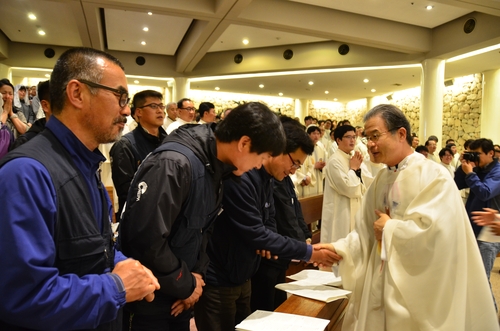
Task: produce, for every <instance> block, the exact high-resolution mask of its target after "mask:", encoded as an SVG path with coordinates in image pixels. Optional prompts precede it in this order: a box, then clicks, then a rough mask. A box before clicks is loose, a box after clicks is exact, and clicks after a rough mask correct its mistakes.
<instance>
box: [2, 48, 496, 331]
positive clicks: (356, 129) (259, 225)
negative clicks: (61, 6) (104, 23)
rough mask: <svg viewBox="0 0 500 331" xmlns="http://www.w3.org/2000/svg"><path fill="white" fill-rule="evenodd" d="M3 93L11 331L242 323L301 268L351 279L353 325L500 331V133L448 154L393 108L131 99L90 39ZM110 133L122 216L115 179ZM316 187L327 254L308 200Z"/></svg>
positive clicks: (219, 328) (214, 327)
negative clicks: (299, 113)
mask: <svg viewBox="0 0 500 331" xmlns="http://www.w3.org/2000/svg"><path fill="white" fill-rule="evenodd" d="M0 93H2V98H1V99H2V101H3V105H2V107H1V109H2V113H1V117H0V119H1V129H0V139H1V140H0V143H1V145H0V178H2V180H1V181H0V195H1V196H2V197H5V198H4V199H1V200H0V210H1V211H2V212H1V213H0V250H1V251H2V252H4V254H3V267H4V270H6V271H5V272H2V273H0V296H1V297H2V300H1V301H0V329H2V330H75V329H82V330H166V331H167V330H181V331H187V330H189V328H190V320H191V319H192V317H193V316H194V320H195V323H196V327H197V329H198V330H199V331H226V330H234V329H235V326H236V325H237V324H238V323H239V322H241V321H242V320H243V319H245V318H246V317H247V316H249V315H250V314H251V313H252V311H255V310H258V309H261V310H270V311H272V310H274V309H276V308H277V307H278V306H279V305H280V304H281V303H283V302H284V301H285V300H286V294H285V293H284V292H280V291H276V290H275V288H274V286H275V285H276V284H278V283H281V282H285V275H286V270H287V268H288V266H289V264H290V261H291V260H302V261H305V262H309V263H313V264H314V265H317V266H318V267H319V268H320V269H322V270H325V271H326V272H334V273H336V274H338V275H340V276H341V277H342V281H343V287H344V288H345V289H348V290H350V291H352V294H351V295H350V297H349V303H348V306H347V310H346V314H345V317H344V325H343V330H360V331H361V330H410V331H413V330H415V331H416V330H464V331H465V330H498V319H497V317H496V303H495V300H494V297H493V295H492V292H491V287H488V280H489V273H490V272H491V269H492V266H493V261H494V259H495V258H496V255H497V254H498V253H499V252H500V244H499V243H497V242H495V240H487V239H484V238H486V237H487V236H486V234H485V232H486V231H488V229H489V228H490V227H491V228H493V231H494V232H493V233H489V237H488V238H490V237H493V238H494V237H495V235H500V226H497V224H500V222H498V223H497V222H496V220H497V219H498V218H500V216H499V213H498V210H500V164H498V156H499V154H500V146H498V145H494V144H493V142H492V141H491V140H489V139H484V138H481V139H477V140H473V141H468V142H467V143H466V146H464V152H463V153H458V152H457V146H456V144H455V141H452V140H449V141H446V146H445V147H444V148H443V149H442V150H441V151H440V152H439V153H437V154H436V150H437V145H438V139H437V138H436V137H433V136H431V137H429V139H428V140H427V141H426V143H425V145H424V146H421V145H419V139H418V137H416V135H412V133H411V128H410V124H409V122H408V120H407V118H406V117H405V115H404V114H403V113H402V112H401V111H400V110H399V109H398V108H397V107H395V106H393V105H379V106H376V107H374V108H373V109H371V110H369V111H368V112H367V113H366V115H365V117H364V126H363V127H362V126H352V125H351V123H350V122H349V121H348V120H343V121H340V122H339V123H338V124H337V122H336V121H334V120H324V121H317V120H315V119H314V118H312V117H311V116H307V117H306V118H305V119H304V124H305V125H302V124H301V123H300V122H299V121H298V120H297V119H292V118H289V117H286V116H278V115H276V114H275V113H273V112H272V111H271V110H270V109H269V108H268V107H267V106H266V105H264V104H262V103H259V102H249V103H245V104H241V105H239V106H238V107H236V108H234V109H226V110H224V111H223V112H222V116H221V118H218V115H217V112H216V109H215V105H214V104H212V103H210V102H202V103H200V104H199V106H198V108H196V107H195V105H194V103H193V101H192V100H191V99H189V98H182V99H180V100H179V101H178V102H176V103H175V102H170V103H167V104H166V105H165V104H164V102H163V96H162V94H161V93H159V92H157V91H153V90H144V91H140V92H138V93H136V94H135V95H134V96H133V98H132V100H130V98H129V93H128V87H127V81H126V78H125V72H124V68H123V66H122V64H121V63H120V61H119V60H118V59H116V58H115V57H113V56H111V55H110V54H108V53H105V52H102V51H98V50H95V49H91V48H73V49H70V50H68V51H66V52H64V53H63V54H62V55H61V57H60V58H59V59H58V61H57V62H56V65H55V67H54V70H53V73H52V75H51V78H50V81H46V82H41V83H39V84H38V86H37V87H34V88H33V87H31V88H28V87H25V86H20V85H18V86H15V87H14V86H13V85H12V84H11V83H10V82H9V81H8V80H6V79H2V80H0ZM127 119H129V120H127ZM111 142H113V143H114V145H113V146H112V148H111V150H110V161H111V170H112V171H111V174H112V180H113V184H114V187H115V190H116V193H117V196H118V208H117V210H114V209H113V206H112V204H111V201H110V198H109V196H108V195H107V192H106V190H105V188H104V187H103V184H102V182H101V179H100V171H99V167H100V165H101V164H102V162H103V161H104V160H105V157H104V156H103V154H101V152H100V151H99V149H98V147H99V145H100V144H105V143H111ZM421 154H424V155H421ZM318 194H323V208H322V217H321V220H320V222H319V223H318V224H317V225H316V227H317V228H319V229H320V230H321V238H320V243H315V244H312V242H311V238H312V233H311V229H310V228H308V227H307V226H306V224H305V222H304V217H303V214H302V210H301V206H300V202H299V198H301V197H306V196H311V195H318ZM464 203H465V205H464ZM115 212H116V219H117V220H118V221H119V227H118V231H117V232H116V233H115V232H114V231H113V229H112V224H111V223H112V221H111V219H112V215H113V213H115ZM315 229H316V228H313V229H312V230H315ZM499 241H500V240H499Z"/></svg>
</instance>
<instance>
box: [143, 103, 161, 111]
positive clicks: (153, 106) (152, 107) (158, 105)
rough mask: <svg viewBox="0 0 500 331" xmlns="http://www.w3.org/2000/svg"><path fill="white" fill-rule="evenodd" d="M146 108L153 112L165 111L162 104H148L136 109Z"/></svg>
mask: <svg viewBox="0 0 500 331" xmlns="http://www.w3.org/2000/svg"><path fill="white" fill-rule="evenodd" d="M146 107H149V108H151V109H153V110H158V109H161V110H165V105H163V104H161V103H160V104H158V103H148V104H147V105H144V106H142V107H136V108H146Z"/></svg>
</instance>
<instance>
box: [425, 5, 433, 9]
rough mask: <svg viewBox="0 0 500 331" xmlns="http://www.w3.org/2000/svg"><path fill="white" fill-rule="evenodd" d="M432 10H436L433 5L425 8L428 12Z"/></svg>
mask: <svg viewBox="0 0 500 331" xmlns="http://www.w3.org/2000/svg"><path fill="white" fill-rule="evenodd" d="M432 8H434V6H431V5H428V6H425V9H427V10H431V9H432Z"/></svg>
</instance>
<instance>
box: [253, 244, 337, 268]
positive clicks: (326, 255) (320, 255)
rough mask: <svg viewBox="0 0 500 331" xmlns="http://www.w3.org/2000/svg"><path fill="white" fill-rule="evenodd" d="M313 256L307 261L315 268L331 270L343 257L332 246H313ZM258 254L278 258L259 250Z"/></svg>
mask: <svg viewBox="0 0 500 331" xmlns="http://www.w3.org/2000/svg"><path fill="white" fill-rule="evenodd" d="M312 247H313V250H312V255H311V259H310V260H309V261H307V262H308V263H312V264H314V266H315V267H317V266H319V267H323V268H330V267H331V266H332V265H334V264H337V263H338V262H339V261H340V260H342V257H341V256H340V255H338V254H337V251H336V250H335V248H334V247H333V245H332V244H321V243H319V244H314V245H312ZM256 253H257V254H258V255H260V256H262V257H263V258H266V259H268V260H269V259H274V260H276V259H277V258H278V256H277V255H272V254H271V252H270V251H268V250H264V249H259V250H257V251H256Z"/></svg>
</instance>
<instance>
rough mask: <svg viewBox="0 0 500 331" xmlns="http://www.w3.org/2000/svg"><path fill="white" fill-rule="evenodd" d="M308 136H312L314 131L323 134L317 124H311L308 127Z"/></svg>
mask: <svg viewBox="0 0 500 331" xmlns="http://www.w3.org/2000/svg"><path fill="white" fill-rule="evenodd" d="M306 131H307V134H311V133H313V132H314V131H318V132H319V133H321V130H320V129H319V126H317V125H316V124H311V125H309V126H308V127H307V130H306Z"/></svg>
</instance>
